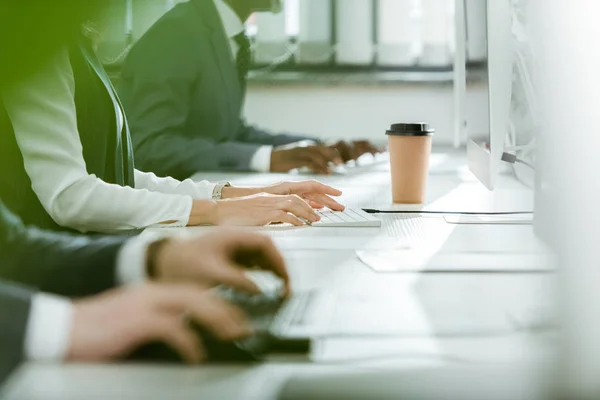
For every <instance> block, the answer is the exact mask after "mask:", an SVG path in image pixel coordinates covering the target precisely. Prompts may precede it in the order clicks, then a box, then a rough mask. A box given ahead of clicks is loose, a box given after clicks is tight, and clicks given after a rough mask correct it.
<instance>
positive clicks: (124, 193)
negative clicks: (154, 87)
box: [2, 49, 192, 232]
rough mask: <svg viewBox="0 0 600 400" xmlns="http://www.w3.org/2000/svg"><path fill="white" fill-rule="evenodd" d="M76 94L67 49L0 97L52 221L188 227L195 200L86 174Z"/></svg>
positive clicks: (78, 225) (99, 227) (102, 226)
mask: <svg viewBox="0 0 600 400" xmlns="http://www.w3.org/2000/svg"><path fill="white" fill-rule="evenodd" d="M74 90H75V89H74V78H73V72H72V69H71V66H70V63H69V58H68V54H67V51H66V49H65V50H63V51H62V52H61V53H60V54H59V55H57V57H56V58H55V60H54V62H53V63H52V64H51V65H50V66H49V67H48V68H46V69H45V70H44V71H42V72H40V73H39V74H37V75H36V76H35V77H33V78H32V79H31V80H29V81H28V82H27V83H25V84H22V85H19V86H18V87H16V88H12V89H9V90H4V91H3V92H2V97H3V102H4V105H5V107H6V110H7V112H8V115H9V117H10V119H11V122H12V124H13V127H14V130H15V135H16V138H17V143H18V145H19V148H20V150H21V153H22V155H23V161H24V165H25V169H26V171H27V174H28V175H29V178H30V179H31V183H32V188H33V190H34V191H35V193H36V194H37V196H38V198H39V199H40V202H41V203H42V205H43V206H44V208H45V209H46V211H47V212H48V213H49V214H50V216H51V217H52V218H53V219H54V220H55V221H56V222H57V223H58V224H59V225H63V226H67V227H70V228H74V229H78V230H80V231H83V232H85V231H119V230H131V229H141V228H145V227H148V226H152V225H157V226H166V225H171V226H185V225H186V224H187V223H188V222H189V218H190V212H191V210H192V197H191V196H184V195H179V194H164V193H156V192H151V191H148V190H136V189H133V188H130V187H122V186H119V185H113V184H108V183H106V182H104V181H102V180H101V179H99V178H97V177H96V176H95V175H90V174H88V172H87V170H86V164H85V161H84V159H83V153H82V145H81V140H80V138H79V132H78V128H77V120H76V108H75V102H74ZM167 222H168V223H169V224H167ZM161 224H162V225H161Z"/></svg>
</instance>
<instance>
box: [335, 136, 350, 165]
mask: <svg viewBox="0 0 600 400" xmlns="http://www.w3.org/2000/svg"><path fill="white" fill-rule="evenodd" d="M333 147H334V148H336V149H337V150H338V152H339V153H340V155H341V156H342V159H343V160H344V162H347V161H349V160H351V159H352V154H351V152H350V150H351V149H350V146H348V143H346V142H345V141H343V140H340V141H339V142H337V143H336V144H335V145H334V146H333Z"/></svg>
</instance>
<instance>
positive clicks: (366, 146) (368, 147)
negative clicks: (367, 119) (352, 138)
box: [356, 140, 379, 156]
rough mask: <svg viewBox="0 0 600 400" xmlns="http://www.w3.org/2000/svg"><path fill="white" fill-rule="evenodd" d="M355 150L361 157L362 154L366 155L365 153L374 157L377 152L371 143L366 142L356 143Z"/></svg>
mask: <svg viewBox="0 0 600 400" xmlns="http://www.w3.org/2000/svg"><path fill="white" fill-rule="evenodd" d="M356 149H357V150H358V152H359V153H360V155H361V156H362V155H363V154H367V153H370V154H372V155H375V154H377V153H378V152H379V151H378V150H377V147H375V146H374V145H373V144H372V143H371V142H369V141H366V140H360V141H357V142H356Z"/></svg>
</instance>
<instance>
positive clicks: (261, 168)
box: [250, 146, 273, 172]
mask: <svg viewBox="0 0 600 400" xmlns="http://www.w3.org/2000/svg"><path fill="white" fill-rule="evenodd" d="M272 152H273V146H260V147H259V148H258V150H256V153H254V155H253V156H252V159H251V160H250V169H251V170H252V171H256V172H270V171H271V153H272Z"/></svg>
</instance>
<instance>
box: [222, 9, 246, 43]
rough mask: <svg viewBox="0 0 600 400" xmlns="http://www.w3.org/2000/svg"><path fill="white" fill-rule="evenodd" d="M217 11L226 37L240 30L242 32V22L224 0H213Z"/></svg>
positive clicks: (236, 33)
mask: <svg viewBox="0 0 600 400" xmlns="http://www.w3.org/2000/svg"><path fill="white" fill-rule="evenodd" d="M214 1H215V6H216V7H217V11H218V12H219V15H220V17H221V21H222V22H223V27H224V28H225V34H226V35H227V37H228V38H232V37H234V36H236V35H238V34H239V33H241V32H244V30H245V28H244V23H243V22H242V20H241V19H240V17H238V15H237V14H236V13H235V11H233V9H232V8H231V7H230V6H229V4H227V3H226V2H225V0H214Z"/></svg>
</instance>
